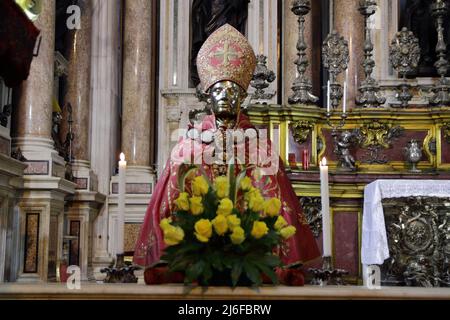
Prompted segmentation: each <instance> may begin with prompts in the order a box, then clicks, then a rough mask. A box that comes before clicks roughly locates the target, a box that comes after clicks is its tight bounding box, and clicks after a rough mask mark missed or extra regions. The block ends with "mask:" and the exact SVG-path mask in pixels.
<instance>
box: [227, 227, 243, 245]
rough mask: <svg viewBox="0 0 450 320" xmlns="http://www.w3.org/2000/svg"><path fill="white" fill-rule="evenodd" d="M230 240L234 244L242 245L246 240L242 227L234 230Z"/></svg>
mask: <svg viewBox="0 0 450 320" xmlns="http://www.w3.org/2000/svg"><path fill="white" fill-rule="evenodd" d="M230 239H231V242H232V243H233V244H241V243H242V242H244V240H245V232H244V229H242V228H241V227H236V228H234V229H233V233H232V234H230Z"/></svg>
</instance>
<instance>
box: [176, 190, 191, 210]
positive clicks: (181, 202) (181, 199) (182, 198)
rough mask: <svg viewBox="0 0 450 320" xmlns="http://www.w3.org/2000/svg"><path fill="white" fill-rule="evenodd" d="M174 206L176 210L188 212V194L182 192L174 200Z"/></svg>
mask: <svg viewBox="0 0 450 320" xmlns="http://www.w3.org/2000/svg"><path fill="white" fill-rule="evenodd" d="M175 204H176V205H177V207H178V209H180V210H184V211H188V210H189V194H188V193H187V192H182V193H180V195H179V196H178V198H177V199H176V200H175Z"/></svg>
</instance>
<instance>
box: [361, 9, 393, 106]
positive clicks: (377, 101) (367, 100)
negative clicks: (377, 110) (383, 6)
mask: <svg viewBox="0 0 450 320" xmlns="http://www.w3.org/2000/svg"><path fill="white" fill-rule="evenodd" d="M376 11H377V2H376V1H375V0H361V1H360V3H359V12H360V13H361V14H362V15H363V16H364V21H365V33H366V39H365V42H364V57H365V58H364V62H363V64H362V65H363V67H364V73H365V75H366V78H365V79H364V81H362V82H361V85H360V87H359V88H358V90H359V92H360V93H361V95H360V96H359V97H358V98H357V99H356V104H357V105H359V106H360V107H364V108H374V107H380V106H381V105H382V104H384V103H385V102H386V98H385V97H382V96H380V93H379V91H380V86H379V84H378V81H377V80H375V79H374V78H373V77H372V72H373V68H374V67H375V60H373V43H372V39H371V35H370V28H369V18H370V16H372V15H373V14H375V12H376Z"/></svg>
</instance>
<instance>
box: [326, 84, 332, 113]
mask: <svg viewBox="0 0 450 320" xmlns="http://www.w3.org/2000/svg"><path fill="white" fill-rule="evenodd" d="M330 110H331V104H330V80H328V82H327V112H330Z"/></svg>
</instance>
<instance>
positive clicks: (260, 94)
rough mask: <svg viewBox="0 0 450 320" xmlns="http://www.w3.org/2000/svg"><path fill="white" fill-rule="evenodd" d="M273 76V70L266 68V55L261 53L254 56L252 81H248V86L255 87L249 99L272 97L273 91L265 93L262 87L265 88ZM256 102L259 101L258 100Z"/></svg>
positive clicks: (268, 98)
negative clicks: (254, 65)
mask: <svg viewBox="0 0 450 320" xmlns="http://www.w3.org/2000/svg"><path fill="white" fill-rule="evenodd" d="M275 78H276V76H275V72H273V71H272V70H269V69H268V68H267V57H266V56H265V55H263V54H258V55H257V56H256V68H255V72H254V73H253V78H252V81H250V86H252V87H253V88H255V89H256V90H255V93H254V94H253V95H252V97H251V101H252V100H257V101H258V100H263V101H264V100H270V99H272V98H273V96H274V95H275V93H265V92H264V89H266V88H267V87H268V86H269V85H270V83H271V82H273V81H274V80H275ZM256 103H259V101H258V102H256Z"/></svg>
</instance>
